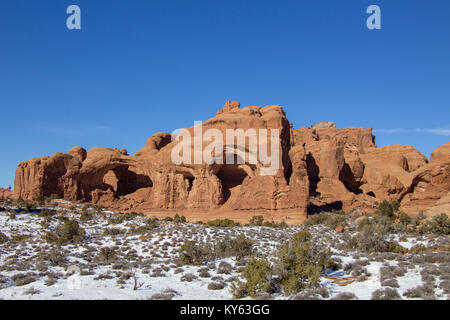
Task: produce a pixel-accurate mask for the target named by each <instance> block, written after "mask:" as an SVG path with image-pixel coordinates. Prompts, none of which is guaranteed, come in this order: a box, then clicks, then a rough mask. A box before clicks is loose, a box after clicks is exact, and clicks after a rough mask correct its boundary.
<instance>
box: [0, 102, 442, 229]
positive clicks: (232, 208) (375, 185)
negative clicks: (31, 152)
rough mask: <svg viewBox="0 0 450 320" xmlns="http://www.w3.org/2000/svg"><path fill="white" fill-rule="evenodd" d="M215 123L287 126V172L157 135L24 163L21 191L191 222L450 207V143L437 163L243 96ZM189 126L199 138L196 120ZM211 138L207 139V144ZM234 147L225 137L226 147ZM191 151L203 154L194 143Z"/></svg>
mask: <svg viewBox="0 0 450 320" xmlns="http://www.w3.org/2000/svg"><path fill="white" fill-rule="evenodd" d="M211 128H214V129H217V130H219V131H220V132H221V133H222V134H223V136H225V133H226V130H227V129H237V128H241V129H243V130H244V131H245V130H247V129H250V128H253V129H255V132H256V134H257V137H258V139H259V140H258V141H259V142H258V143H259V145H258V148H259V147H260V145H261V144H262V143H264V142H265V141H266V140H267V138H266V137H265V136H261V134H260V131H259V129H268V131H270V130H273V129H278V131H279V133H280V134H279V137H278V138H277V139H279V141H278V142H279V157H278V161H279V169H278V170H277V171H276V172H275V173H274V174H273V175H262V174H261V173H262V170H264V168H265V167H267V164H264V163H263V162H262V161H261V160H260V159H259V158H258V161H256V163H255V162H252V161H249V159H251V157H254V156H255V153H253V152H252V149H251V148H249V145H248V144H246V146H245V148H242V149H241V150H236V151H235V157H236V158H235V159H239V157H240V158H241V159H242V162H243V163H234V164H216V163H213V164H208V163H206V162H205V161H204V160H202V161H201V163H199V164H189V165H188V164H179V165H176V164H174V163H173V162H172V159H171V154H172V150H173V148H175V147H176V146H177V144H178V143H179V142H178V141H172V137H171V135H170V134H167V133H156V134H154V135H153V136H152V137H151V138H149V139H148V141H147V143H146V144H145V146H144V147H143V148H142V149H141V150H139V151H138V152H137V153H136V154H135V155H133V156H131V155H128V153H127V151H126V150H119V149H108V148H93V149H91V150H89V151H87V152H86V151H85V150H84V149H83V148H81V147H74V148H72V149H71V150H69V152H68V153H55V154H54V155H52V156H51V157H48V156H45V157H41V158H36V159H31V160H28V161H25V162H22V163H20V164H19V165H18V168H17V171H16V176H15V181H14V183H15V189H14V192H15V196H16V197H19V196H20V197H22V198H23V199H33V198H35V197H37V196H39V195H44V196H50V195H53V194H56V195H58V197H61V198H65V199H69V200H74V201H78V200H80V201H83V202H90V203H95V204H100V205H104V206H107V207H110V208H114V209H118V210H123V211H125V210H133V211H142V212H145V213H148V214H151V215H156V216H167V215H168V214H171V213H173V214H174V213H175V212H176V213H180V214H184V215H186V216H187V217H188V218H189V219H190V220H210V219H213V218H218V217H221V218H230V219H235V220H241V221H245V220H248V219H249V218H250V217H252V216H253V215H255V214H262V215H264V216H265V217H266V218H267V219H274V220H275V221H277V220H278V221H279V220H286V221H287V222H292V223H295V222H301V221H303V220H304V219H305V217H306V215H307V213H308V212H309V213H313V212H317V211H320V210H331V209H336V210H340V209H343V210H346V211H348V210H350V209H363V210H368V209H370V210H371V209H373V208H375V206H376V202H377V201H381V200H398V201H401V204H402V209H403V210H405V211H406V212H408V213H411V214H415V213H418V212H419V210H425V211H426V212H429V213H431V214H435V213H439V212H449V208H450V191H449V190H450V143H447V144H445V145H443V146H441V147H440V148H438V149H437V150H435V151H434V152H433V154H432V156H431V160H430V162H429V163H428V161H427V159H426V157H425V156H424V155H422V154H421V153H419V152H418V151H417V150H416V149H415V148H414V147H412V146H400V145H392V146H385V147H382V148H377V146H376V145H375V138H374V136H373V135H372V129H364V128H353V127H350V128H344V129H338V128H336V127H335V125H334V124H333V123H332V122H326V123H319V124H317V125H315V126H311V127H303V128H300V129H293V128H292V125H291V124H290V123H289V121H288V120H287V118H286V115H285V113H284V111H283V109H282V108H281V107H280V106H277V105H271V106H266V107H263V108H261V107H257V106H248V107H245V108H240V104H239V102H236V101H233V102H227V103H226V104H225V106H224V107H223V108H222V109H221V110H220V111H218V112H217V115H216V117H214V118H212V119H209V120H207V121H206V122H204V123H203V125H202V130H203V132H205V131H206V130H207V129H211ZM187 130H188V132H190V133H191V135H192V136H194V130H195V129H194V128H193V127H192V128H188V129H187ZM265 139H266V140H265ZM208 145H209V143H208V142H207V143H205V142H203V147H202V148H203V150H204V149H205V148H206V147H207V146H208ZM226 149H227V144H226V143H225V144H224V146H223V150H222V152H223V153H224V154H225V152H226ZM191 153H192V155H191V156H192V158H191V159H192V160H193V159H194V158H193V157H194V153H195V152H194V147H193V146H192V152H191ZM214 156H217V154H214ZM224 159H225V155H224ZM193 162H194V161H192V163H193ZM3 193H4V194H6V192H3ZM0 195H1V194H0Z"/></svg>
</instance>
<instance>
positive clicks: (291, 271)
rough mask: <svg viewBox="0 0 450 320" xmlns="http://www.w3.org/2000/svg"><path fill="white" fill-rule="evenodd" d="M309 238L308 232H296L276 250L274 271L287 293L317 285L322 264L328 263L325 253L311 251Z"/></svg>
mask: <svg viewBox="0 0 450 320" xmlns="http://www.w3.org/2000/svg"><path fill="white" fill-rule="evenodd" d="M310 240H311V234H310V233H309V232H306V231H301V232H298V233H296V234H295V235H294V236H293V238H292V239H291V240H289V241H288V242H286V243H284V245H283V247H282V248H281V249H279V250H278V252H277V257H278V261H277V264H276V273H277V274H278V276H279V282H280V286H281V288H282V289H283V290H284V291H285V292H287V293H296V292H299V291H301V290H304V289H312V288H315V287H317V286H318V284H319V279H320V275H321V271H322V269H323V268H324V264H328V262H327V260H328V259H327V257H326V254H324V253H321V254H317V253H314V252H313V250H312V248H311V243H310Z"/></svg>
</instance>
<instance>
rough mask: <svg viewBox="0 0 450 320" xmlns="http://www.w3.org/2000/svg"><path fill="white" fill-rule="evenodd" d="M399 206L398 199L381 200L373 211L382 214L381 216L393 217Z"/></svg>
mask: <svg viewBox="0 0 450 320" xmlns="http://www.w3.org/2000/svg"><path fill="white" fill-rule="evenodd" d="M399 208H400V202H398V201H395V200H394V201H391V202H389V201H387V200H383V201H382V202H381V203H380V204H379V205H378V209H377V210H376V212H375V213H377V214H379V215H382V216H386V217H388V218H390V219H395V216H396V213H397V211H398V209H399Z"/></svg>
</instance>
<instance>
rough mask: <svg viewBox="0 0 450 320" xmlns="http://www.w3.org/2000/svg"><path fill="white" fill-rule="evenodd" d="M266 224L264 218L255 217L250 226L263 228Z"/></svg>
mask: <svg viewBox="0 0 450 320" xmlns="http://www.w3.org/2000/svg"><path fill="white" fill-rule="evenodd" d="M263 223H264V217H263V216H253V217H252V218H251V219H250V221H249V224H250V225H251V226H258V227H259V226H262V225H263Z"/></svg>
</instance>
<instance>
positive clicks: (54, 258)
mask: <svg viewBox="0 0 450 320" xmlns="http://www.w3.org/2000/svg"><path fill="white" fill-rule="evenodd" d="M45 258H46V260H47V261H48V262H50V264H51V265H52V266H64V265H65V264H66V262H67V260H66V257H65V256H64V255H63V254H62V253H61V250H58V249H54V250H52V251H50V253H49V254H48V255H47V256H46V257H45Z"/></svg>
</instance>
